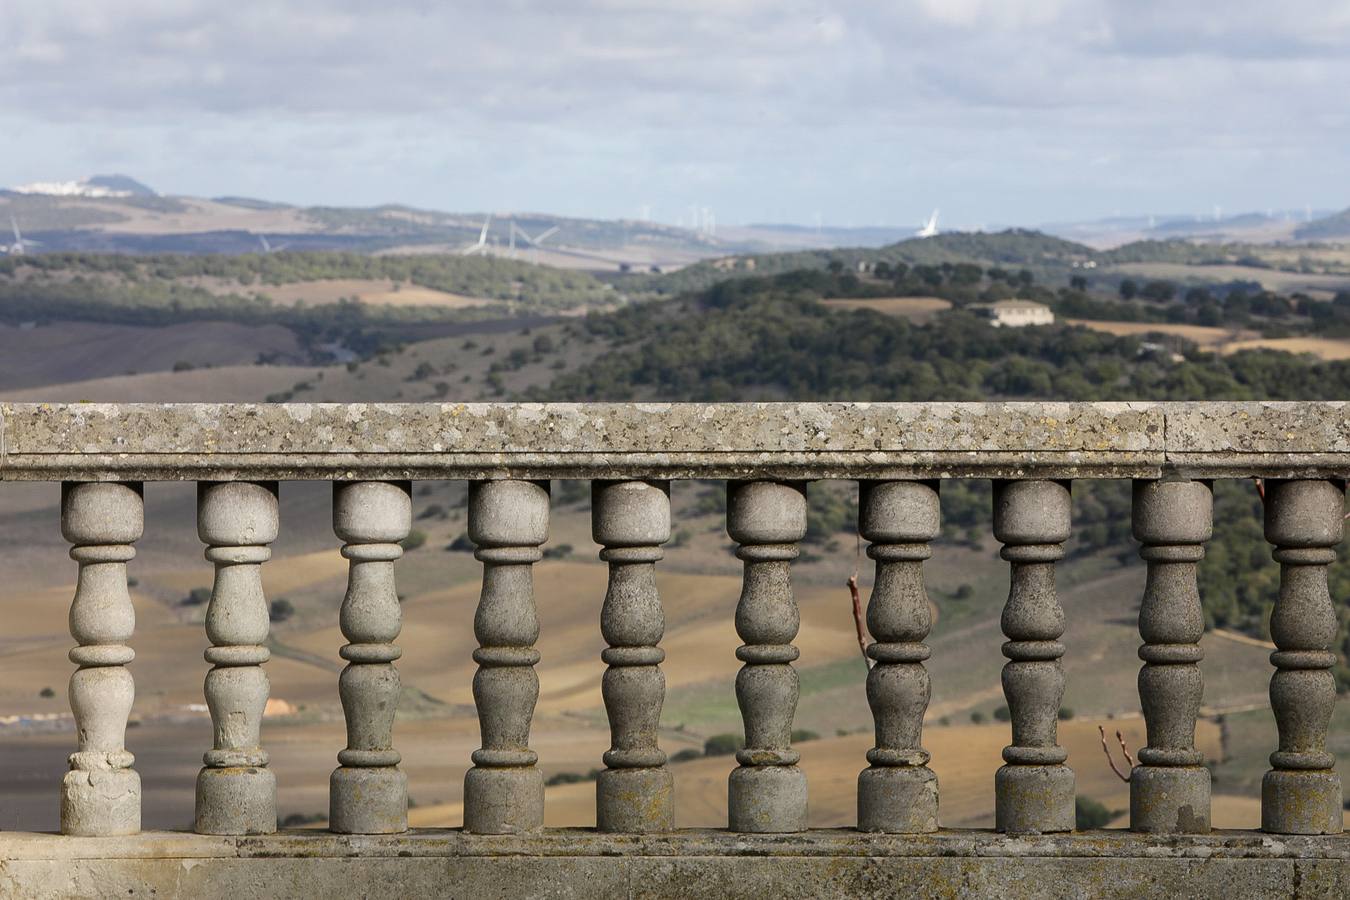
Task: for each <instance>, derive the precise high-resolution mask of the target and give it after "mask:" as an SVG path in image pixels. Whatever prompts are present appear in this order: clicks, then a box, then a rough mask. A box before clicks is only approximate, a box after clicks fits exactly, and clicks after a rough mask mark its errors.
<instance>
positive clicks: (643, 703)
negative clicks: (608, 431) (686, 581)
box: [591, 481, 675, 832]
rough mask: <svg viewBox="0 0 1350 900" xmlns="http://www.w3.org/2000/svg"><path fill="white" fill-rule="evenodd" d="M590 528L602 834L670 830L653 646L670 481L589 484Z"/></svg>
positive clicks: (670, 787)
mask: <svg viewBox="0 0 1350 900" xmlns="http://www.w3.org/2000/svg"><path fill="white" fill-rule="evenodd" d="M591 531H592V535H593V536H594V538H595V542H596V543H598V544H600V545H602V546H603V547H604V549H603V550H601V551H600V558H601V559H603V560H604V561H605V562H607V563H609V588H608V590H607V591H606V592H605V605H604V607H603V609H602V610H601V612H600V632H601V634H603V635H604V638H605V641H606V642H607V643H608V644H609V647H608V649H606V650H604V651H603V652H602V653H601V654H600V658H601V659H602V660H604V661H605V663H607V664H608V665H609V668H608V669H606V670H605V676H604V680H603V682H602V691H603V693H604V698H605V712H606V713H608V715H609V730H610V748H609V751H608V752H607V753H605V766H606V768H605V770H604V771H603V772H601V773H600V777H599V780H598V781H597V782H596V786H595V821H596V825H597V826H598V827H599V829H600V830H601V831H631V832H650V831H670V830H671V829H672V828H674V827H675V804H674V790H675V784H674V779H673V777H672V776H671V774H670V770H669V769H668V768H667V767H666V754H665V753H663V752H662V751H661V748H660V747H659V746H658V744H657V730H658V728H659V727H660V724H661V705H662V703H663V702H664V701H665V696H666V678H665V676H664V675H663V674H662V673H661V669H660V668H659V666H660V664H661V662H662V660H664V659H665V658H666V654H665V651H664V650H662V649H660V648H659V647H657V646H656V645H657V644H658V643H659V642H660V640H661V635H662V633H663V632H664V631H665V617H664V616H663V615H662V613H661V598H660V596H659V595H658V594H657V592H656V562H657V560H659V559H661V556H662V554H661V545H662V544H664V543H665V542H666V541H667V540H669V539H670V483H669V482H665V481H595V482H592V484H591Z"/></svg>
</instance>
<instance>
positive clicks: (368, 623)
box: [328, 481, 412, 834]
mask: <svg viewBox="0 0 1350 900" xmlns="http://www.w3.org/2000/svg"><path fill="white" fill-rule="evenodd" d="M411 530H412V494H411V485H409V483H408V482H406V481H397V482H385V481H357V482H345V483H344V482H335V483H334V484H333V531H334V532H335V533H336V534H337V536H338V537H339V538H341V539H342V541H343V542H344V546H343V548H342V555H343V557H345V558H346V559H348V560H351V569H350V573H349V575H348V578H347V595H346V596H345V597H344V598H343V600H342V611H341V613H340V614H339V621H340V624H341V627H342V635H343V637H345V638H346V639H347V641H348V643H347V645H346V646H345V647H343V648H342V649H341V650H339V651H338V652H339V654H340V655H341V656H342V658H343V659H345V660H347V667H346V668H345V669H343V670H342V675H341V677H340V678H339V679H338V693H339V695H340V696H341V698H342V711H343V713H344V714H345V715H346V718H347V748H346V749H345V750H342V751H340V752H339V753H338V763H339V764H340V765H339V766H338V768H336V769H334V770H333V774H332V777H331V778H330V779H329V815H328V821H329V827H330V828H331V829H332V830H333V831H337V832H341V833H343V834H394V833H397V832H400V831H406V830H407V829H408V777H407V775H405V774H404V772H403V770H402V769H400V768H399V767H398V764H399V762H400V761H401V760H402V757H401V756H400V755H399V752H398V751H397V750H395V749H394V738H393V730H394V714H395V712H397V710H398V698H399V692H400V690H401V687H402V685H401V682H400V681H399V676H398V670H397V669H396V668H394V660H396V659H398V658H399V656H400V655H402V651H400V650H399V648H398V647H396V646H394V643H393V642H394V640H395V639H396V638H397V637H398V632H399V626H400V620H401V618H402V614H401V611H400V610H399V605H398V592H397V591H396V590H395V588H394V562H395V561H396V560H398V559H399V558H400V557H402V556H403V547H402V546H400V543H399V542H400V541H402V540H403V539H404V538H406V537H407V536H408V534H409V532H410V531H411Z"/></svg>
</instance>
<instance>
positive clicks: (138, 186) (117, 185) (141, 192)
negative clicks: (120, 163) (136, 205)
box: [84, 175, 159, 197]
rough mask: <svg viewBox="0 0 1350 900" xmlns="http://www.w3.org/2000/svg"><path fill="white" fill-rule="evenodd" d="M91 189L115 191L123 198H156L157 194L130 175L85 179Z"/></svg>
mask: <svg viewBox="0 0 1350 900" xmlns="http://www.w3.org/2000/svg"><path fill="white" fill-rule="evenodd" d="M84 181H85V184H88V185H89V186H91V187H96V188H104V189H105V190H109V191H115V192H117V193H118V194H121V195H122V196H124V197H158V196H159V194H158V193H157V192H155V191H154V190H151V189H150V188H149V187H148V186H146V185H145V184H142V183H141V182H139V181H137V180H136V179H135V178H132V177H131V176H130V175H94V176H93V177H91V178H86V179H85V180H84Z"/></svg>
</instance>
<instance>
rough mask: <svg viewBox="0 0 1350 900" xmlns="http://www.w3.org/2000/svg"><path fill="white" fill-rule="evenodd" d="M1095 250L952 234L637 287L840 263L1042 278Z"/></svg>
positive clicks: (746, 263) (734, 260)
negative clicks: (999, 271) (1005, 270)
mask: <svg viewBox="0 0 1350 900" xmlns="http://www.w3.org/2000/svg"><path fill="white" fill-rule="evenodd" d="M1096 256H1097V253H1096V251H1094V250H1093V249H1092V248H1091V247H1087V246H1084V245H1083V244H1077V243H1074V242H1073V241H1066V240H1064V239H1062V238H1057V237H1052V236H1050V235H1048V234H1042V233H1041V232H1039V231H1031V230H1028V229H1025V228H1009V229H1007V230H1006V231H998V232H992V233H991V232H984V231H975V232H959V231H953V232H947V233H944V234H939V235H935V236H933V237H927V238H918V237H912V238H907V239H906V240H903V241H898V242H896V243H893V244H888V245H886V246H884V247H837V248H832V249H816V250H798V251H794V252H788V253H750V254H742V255H739V256H725V257H723V258H721V259H712V260H704V261H703V262H699V263H695V264H693V265H690V266H686V267H685V268H683V269H680V270H679V271H677V272H671V273H668V274H665V275H657V276H650V275H640V276H634V277H633V282H632V283H633V284H634V285H636V286H640V287H642V288H644V289H647V290H653V291H657V292H660V293H664V294H677V293H680V292H682V291H691V290H703V289H705V288H708V287H710V286H712V285H714V284H716V283H717V282H719V281H725V280H726V279H728V278H745V277H750V276H757V275H780V274H783V273H784V272H791V271H793V270H796V269H824V268H826V267H828V266H829V265H830V264H831V263H840V264H841V265H843V266H844V268H845V269H848V270H854V269H870V268H871V267H873V266H875V265H876V264H877V263H886V264H888V265H895V264H896V263H904V264H905V265H907V266H941V265H943V264H952V265H955V264H957V263H976V264H978V265H982V266H1000V267H1009V268H1018V269H1021V268H1026V269H1029V270H1031V272H1032V273H1033V274H1034V275H1035V276H1036V277H1037V278H1043V277H1044V276H1046V275H1047V274H1049V273H1052V272H1053V273H1055V274H1060V273H1063V272H1065V271H1067V270H1069V269H1071V268H1073V267H1074V266H1075V265H1076V264H1081V263H1084V262H1087V261H1090V260H1094V259H1095V258H1096Z"/></svg>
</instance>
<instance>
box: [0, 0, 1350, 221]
mask: <svg viewBox="0 0 1350 900" xmlns="http://www.w3.org/2000/svg"><path fill="white" fill-rule="evenodd" d="M1347 45H1350V5H1347V4H1345V3H1341V2H1337V3H1326V2H1325V0H1321V2H1316V0H1285V2H1282V3H1280V4H1271V3H1268V2H1260V0H1231V2H1227V3H1219V2H1215V0H1190V2H1187V3H1175V2H1165V0H887V2H864V0H854V2H842V0H841V2H828V0H682V2H681V3H678V4H672V3H669V2H665V0H554V2H548V3H545V2H541V0H535V2H528V0H456V2H454V3H444V2H441V0H382V2H380V3H379V4H371V3H369V2H368V0H233V2H225V0H120V2H118V3H116V4H110V3H107V2H106V0H14V2H13V3H11V4H9V6H8V7H7V9H6V13H5V16H4V17H3V18H0V110H4V111H5V116H6V120H5V123H4V124H6V125H7V126H8V127H7V128H5V129H4V130H0V158H4V159H8V160H10V161H11V165H12V166H15V167H16V171H15V172H14V174H13V177H10V176H9V175H8V174H7V173H5V172H3V171H0V181H4V180H11V181H17V180H23V179H28V178H38V177H56V176H65V175H68V174H69V173H64V172H51V171H45V170H44V171H36V169H37V168H41V167H44V166H51V165H54V164H55V163H56V162H58V161H60V162H62V163H64V164H72V165H74V164H81V166H82V168H81V171H85V170H91V169H94V168H99V167H102V166H103V160H104V158H105V157H103V156H100V155H99V150H98V148H99V147H100V146H107V147H109V148H111V147H117V148H121V149H120V150H119V152H123V153H128V154H130V155H131V156H132V157H133V158H132V159H131V162H132V163H134V155H135V153H136V152H137V150H136V148H139V150H140V152H141V153H142V155H144V156H146V157H148V158H149V157H153V158H154V159H156V160H158V161H159V163H160V165H162V166H164V167H165V168H166V169H168V170H169V171H170V172H176V173H179V174H178V176H177V177H180V178H181V179H182V184H183V185H184V187H183V189H185V190H186V189H193V190H197V191H204V192H210V191H216V192H225V191H230V192H234V191H235V190H236V189H237V188H236V185H234V184H232V183H226V184H219V183H217V182H219V181H235V180H246V181H257V182H258V184H259V187H260V188H266V189H268V190H271V191H273V192H277V193H283V194H286V195H287V196H291V197H298V198H303V199H320V198H318V197H315V196H312V193H311V192H318V191H331V190H338V189H340V188H341V183H342V182H341V179H340V178H339V177H337V175H336V174H335V173H342V174H343V175H344V176H345V177H348V178H350V176H351V174H352V173H357V172H362V171H375V170H378V171H379V172H380V173H381V174H380V176H379V177H380V184H382V185H384V186H385V187H384V190H386V191H388V192H389V193H388V194H387V195H385V196H382V197H376V196H374V192H375V191H376V190H377V189H378V188H376V187H371V188H369V190H370V192H371V193H370V194H362V195H361V196H362V197H363V198H364V199H369V200H371V201H374V200H376V199H392V198H393V196H394V195H395V194H398V193H399V192H402V195H401V196H400V197H399V199H408V200H414V199H419V198H417V197H410V196H408V194H409V193H412V192H413V191H411V190H410V188H409V187H408V186H409V185H416V186H417V191H418V192H423V193H425V195H426V196H425V198H424V199H426V200H427V201H428V202H437V203H448V202H452V201H453V202H456V203H457V204H462V203H464V202H468V201H470V200H478V201H479V202H486V201H487V199H488V198H487V197H486V196H483V197H476V196H475V195H474V188H473V187H472V186H469V187H467V188H465V190H464V191H461V188H460V185H459V182H458V178H459V177H464V178H466V180H470V181H472V182H473V184H474V185H478V187H479V189H481V190H482V191H483V193H484V194H487V193H494V194H499V193H503V192H507V191H508V190H509V191H510V192H512V193H514V192H516V191H519V192H522V193H523V192H525V191H526V190H530V191H535V192H537V195H538V198H539V199H538V201H537V202H536V203H535V205H540V206H542V205H545V203H554V204H561V205H563V206H566V207H568V208H571V209H580V208H582V207H586V208H588V209H589V208H591V207H595V209H593V210H592V211H598V212H604V211H610V212H613V211H619V210H623V209H626V208H627V206H629V205H634V206H635V205H636V202H637V201H634V200H633V198H632V197H630V196H628V194H630V193H632V192H634V191H639V190H649V188H647V187H645V185H650V184H653V183H664V184H665V185H666V187H665V188H663V190H664V191H665V193H667V194H669V195H670V199H669V200H667V201H666V204H667V206H670V207H674V206H676V205H677V203H676V200H675V195H676V194H677V193H678V192H681V191H683V192H694V191H698V192H701V193H706V194H717V195H718V196H727V197H738V198H740V199H739V200H738V201H737V202H738V203H741V204H743V209H741V211H740V212H739V213H731V212H728V213H725V214H722V215H720V216H719V218H721V219H722V220H723V221H728V220H730V219H732V218H737V217H743V218H763V217H764V216H763V215H761V214H759V213H758V211H757V210H758V209H759V208H768V207H771V206H774V205H776V204H777V205H781V204H782V203H783V199H782V195H783V192H784V191H794V190H799V191H800V193H801V198H800V202H799V206H800V207H801V211H798V212H797V213H793V214H794V215H796V216H797V217H798V218H805V217H807V216H809V215H810V214H811V212H810V211H811V210H813V209H816V208H820V207H821V206H823V205H826V204H831V205H835V206H838V207H840V208H844V207H847V208H849V209H851V210H854V212H853V213H850V215H853V217H854V218H858V219H875V218H882V217H884V215H883V213H885V212H886V210H887V209H888V208H889V204H890V203H892V202H893V201H889V200H887V199H885V198H886V196H887V195H888V194H903V195H904V196H905V197H906V198H910V197H913V198H914V199H913V200H912V201H911V200H909V199H906V201H905V202H906V203H909V202H913V203H915V205H918V206H923V205H927V204H928V203H929V202H930V201H929V200H928V199H923V200H919V199H918V197H919V196H924V195H926V193H927V192H928V191H930V190H931V191H932V192H933V193H940V194H942V195H943V196H945V197H948V198H949V199H950V200H951V202H950V203H948V202H946V201H944V206H945V207H946V208H952V209H953V210H954V211H955V210H956V209H959V208H960V207H961V206H962V204H968V205H969V206H970V207H971V208H972V214H974V208H975V207H977V205H980V204H983V207H982V208H987V209H988V210H989V212H987V213H980V215H986V216H990V217H998V216H1012V215H1014V214H1015V215H1017V216H1025V215H1033V214H1035V213H1034V212H1027V209H1028V207H1027V206H1026V205H1025V200H1024V196H1023V195H1024V194H1025V193H1026V191H1027V190H1029V189H1030V186H1033V185H1039V193H1038V195H1037V199H1036V200H1035V202H1034V206H1033V209H1040V210H1044V211H1045V212H1046V213H1047V214H1048V213H1049V212H1050V211H1051V210H1052V209H1053V210H1058V209H1061V208H1063V207H1066V206H1067V205H1069V203H1070V202H1073V203H1082V202H1083V199H1084V195H1083V193H1082V192H1081V190H1079V188H1080V186H1081V185H1082V184H1084V183H1091V184H1096V183H1100V181H1101V179H1102V178H1103V172H1104V171H1106V172H1110V173H1114V174H1113V175H1112V176H1111V177H1113V178H1115V179H1117V181H1116V182H1115V183H1116V184H1122V185H1123V184H1130V185H1135V186H1144V190H1145V192H1146V193H1145V195H1144V196H1141V197H1140V198H1139V202H1140V203H1154V202H1163V201H1165V200H1166V199H1167V197H1168V191H1169V190H1171V191H1174V192H1176V193H1177V195H1178V197H1179V200H1178V202H1179V203H1199V201H1198V191H1200V190H1204V191H1211V190H1217V189H1220V188H1222V183H1221V182H1219V181H1218V179H1220V178H1221V177H1222V176H1223V175H1224V173H1233V174H1234V176H1236V173H1241V174H1242V176H1243V177H1244V179H1250V177H1251V175H1252V173H1253V172H1259V169H1260V165H1261V162H1260V160H1263V159H1264V160H1267V161H1268V164H1271V165H1273V164H1274V163H1273V161H1274V160H1279V162H1280V164H1281V165H1288V164H1289V161H1290V160H1291V159H1299V160H1301V162H1300V163H1299V165H1300V166H1301V167H1302V168H1303V169H1304V171H1306V173H1307V177H1308V179H1311V178H1313V177H1316V176H1320V174H1322V173H1326V172H1334V171H1337V170H1338V169H1339V168H1341V167H1343V165H1344V163H1345V162H1346V161H1347V160H1346V155H1347V153H1350V150H1347V149H1342V148H1350V140H1347V138H1350V134H1347V131H1350V122H1347V119H1346V117H1345V115H1344V114H1342V113H1340V112H1339V111H1340V110H1341V109H1342V108H1343V105H1344V102H1343V99H1342V95H1343V87H1342V86H1343V85H1344V84H1346V83H1350V54H1348V53H1347V52H1346V50H1347ZM20 134H22V135H24V137H23V138H22V140H20V139H19V137H18V136H19V135H20ZM35 142H36V143H35ZM152 142H153V143H152ZM188 148H191V150H192V152H193V153H194V154H197V161H196V162H194V160H192V159H181V160H180V161H178V162H177V163H175V164H172V165H171V164H169V163H168V162H167V160H169V159H177V157H174V153H175V151H179V152H186V150H187V149H188ZM108 153H109V154H111V151H108ZM1188 155H1194V157H1195V158H1196V159H1205V160H1208V162H1207V164H1205V171H1203V172H1201V173H1198V177H1197V175H1189V176H1188V174H1187V173H1184V172H1180V171H1177V170H1176V168H1175V166H1176V161H1177V159H1178V158H1179V157H1180V156H1188ZM260 159H266V160H268V161H269V162H268V166H270V169H268V168H267V167H265V166H263V165H262V164H261V163H260V162H259V160H260ZM1253 159H1256V162H1253ZM953 160H960V161H961V164H960V165H959V166H956V165H954V163H953ZM395 163H396V164H397V166H400V167H401V169H400V170H399V171H396V172H392V173H391V171H390V169H391V166H392V165H394V164H395ZM132 167H133V168H136V169H137V171H138V172H140V173H141V174H143V175H145V177H147V178H150V177H151V176H152V175H153V174H154V173H149V172H141V167H139V166H132ZM19 169H21V170H22V171H19ZM269 170H270V171H274V172H276V173H277V174H276V175H275V176H273V177H271V178H269V177H268V176H267V175H266V172H267V171H269ZM855 172H859V173H862V172H866V173H868V181H866V182H863V181H856V180H852V179H855V175H854V174H853V173H855ZM325 173H327V174H325ZM450 173H465V174H464V175H463V176H460V175H456V174H450ZM503 173H509V175H506V174H503ZM612 173H620V174H621V175H622V176H623V178H622V179H620V180H624V179H626V181H624V183H622V184H619V183H616V180H615V179H614V178H612V177H608V176H610V175H611V174H612ZM932 173H939V174H940V178H941V180H939V181H933V180H932V179H931V178H928V176H930V175H932ZM770 176H772V177H773V178H775V179H779V180H780V181H781V183H780V184H779V185H778V186H777V187H776V188H775V187H771V186H770V185H769V177H770ZM563 178H566V179H568V183H566V184H565V183H563V182H562V180H561V179H563ZM926 178H928V180H927V181H926V180H925V179H926ZM438 179H439V182H438ZM437 183H440V184H441V185H443V187H442V188H441V189H440V192H439V193H437V189H436V188H435V187H431V188H424V187H422V186H425V185H435V184H437ZM1288 183H1289V178H1288V175H1287V173H1277V174H1276V176H1275V177H1271V178H1270V179H1269V184H1270V185H1272V186H1275V185H1280V186H1284V185H1287V184H1288ZM569 184H570V185H574V187H569ZM841 184H843V185H846V186H847V189H846V190H843V191H840V190H839V186H840V185H841ZM830 185H834V190H833V191H832V190H831V188H830ZM1150 185H1152V187H1150ZM1169 185H1170V186H1172V187H1169ZM306 186H308V187H306ZM1312 188H1313V183H1312V182H1311V181H1309V184H1308V188H1307V190H1308V191H1311V190H1312ZM361 190H362V189H361V188H353V189H352V192H353V193H356V194H360V191H361ZM1069 190H1071V191H1072V195H1071V196H1065V197H1062V198H1059V197H1058V196H1057V192H1060V191H1069ZM1097 190H1098V192H1099V195H1100V196H1101V197H1103V198H1106V197H1108V196H1109V197H1110V198H1111V199H1110V200H1106V199H1103V200H1101V201H1099V202H1102V203H1104V202H1112V203H1115V202H1118V200H1119V196H1118V195H1119V191H1118V190H1117V188H1116V187H1114V186H1109V185H1108V186H1106V187H1100V188H1097ZM653 192H654V193H661V191H653ZM1234 193H1241V194H1244V195H1248V196H1252V197H1255V196H1256V194H1257V193H1258V192H1257V191H1256V190H1254V189H1253V185H1251V184H1244V185H1242V186H1241V188H1240V190H1235V191H1234ZM832 194H833V196H832ZM841 194H842V195H843V196H842V197H841V196H840V195H841ZM1010 198H1011V199H1010ZM323 199H327V200H329V201H331V202H343V201H344V200H346V199H348V198H347V197H327V198H323ZM1343 199H1345V198H1342V200H1343ZM1302 200H1303V198H1299V199H1298V200H1297V201H1290V202H1302ZM527 202H532V201H527ZM1210 202H1211V200H1210V199H1209V198H1206V199H1205V201H1204V202H1203V204H1199V205H1202V206H1205V207H1207V206H1208V205H1209V204H1210ZM1224 202H1225V205H1226V206H1229V207H1234V206H1237V205H1240V202H1241V201H1239V200H1228V199H1225V200H1224ZM1278 202H1279V200H1278V198H1275V197H1264V196H1263V199H1262V203H1261V205H1263V206H1264V205H1270V204H1273V203H1278ZM1337 202H1341V201H1339V200H1338V201H1337ZM953 204H955V205H954V206H953Z"/></svg>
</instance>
